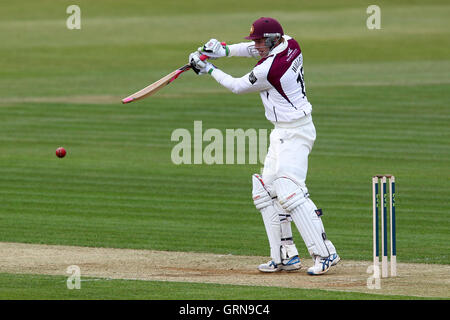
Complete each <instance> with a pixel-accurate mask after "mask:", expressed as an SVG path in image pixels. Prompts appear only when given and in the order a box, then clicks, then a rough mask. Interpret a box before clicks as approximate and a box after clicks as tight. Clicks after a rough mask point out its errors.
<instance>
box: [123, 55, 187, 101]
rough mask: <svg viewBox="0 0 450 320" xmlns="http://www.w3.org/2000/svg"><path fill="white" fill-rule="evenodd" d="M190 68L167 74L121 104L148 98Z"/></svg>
mask: <svg viewBox="0 0 450 320" xmlns="http://www.w3.org/2000/svg"><path fill="white" fill-rule="evenodd" d="M190 68H191V66H190V65H188V64H187V65H185V66H183V67H181V68H179V69H177V70H175V71H173V72H171V73H169V74H168V75H167V76H165V77H163V78H161V79H159V80H158V81H155V82H153V83H152V84H150V85H148V86H146V87H145V88H144V89H142V90H139V91H138V92H136V93H133V94H132V95H130V96H128V97H126V98H124V99H122V103H130V102H133V101H136V100H140V99H143V98H145V97H149V96H151V95H153V94H155V93H156V92H158V91H159V90H161V89H162V88H164V87H165V86H167V85H168V84H169V83H171V82H172V81H173V80H175V79H176V78H178V76H179V75H180V74H181V73H183V72H184V71H186V70H189V69H190Z"/></svg>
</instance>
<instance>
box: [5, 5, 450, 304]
mask: <svg viewBox="0 0 450 320" xmlns="http://www.w3.org/2000/svg"><path fill="white" fill-rule="evenodd" d="M256 3H257V4H258V5H256ZM377 3H379V5H380V7H381V19H382V20H381V27H382V29H381V30H368V29H367V28H366V18H367V17H368V15H367V14H366V8H367V7H368V5H370V4H372V2H370V1H346V2H345V5H338V4H337V3H336V2H335V1H314V2H307V1H278V2H277V4H276V5H274V4H273V1H245V2H243V1H226V2H222V1H220V2H219V1H210V2H207V3H204V2H201V1H189V2H187V1H137V0H132V1H100V0H96V1H77V4H78V5H79V6H80V7H81V11H82V25H81V27H82V28H81V30H68V29H67V28H66V24H65V23H66V22H65V21H66V18H67V17H68V14H66V7H67V6H68V5H71V4H73V2H72V1H57V2H56V1H50V0H47V1H38V2H37V1H31V0H27V1H20V2H18V1H10V0H7V1H4V2H3V3H2V9H1V10H0V41H1V42H2V43H3V44H4V45H3V46H1V47H0V241H10V242H24V243H42V244H61V245H79V246H97V247H114V248H139V249H154V250H169V251H195V252H212V253H223V254H236V255H268V254H269V250H268V242H267V237H266V235H265V231H264V226H263V223H262V220H261V217H260V215H259V214H258V212H257V211H256V209H255V208H254V206H253V203H252V201H251V175H252V174H253V173H255V172H259V171H260V168H261V165H260V164H257V165H248V164H247V165H205V164H203V165H179V166H176V165H174V164H173V163H172V162H171V158H170V155H171V150H172V148H173V147H174V146H175V144H176V142H172V141H171V139H170V137H171V133H172V132H173V131H174V130H175V129H177V128H186V129H188V130H189V131H191V132H193V122H194V121H195V120H201V121H203V129H204V130H206V129H208V128H217V129H219V130H221V131H222V132H225V130H226V129H229V128H231V129H234V128H243V129H248V128H255V129H260V128H261V129H270V128H271V124H270V123H269V122H268V121H266V120H265V118H264V111H263V107H262V103H261V101H260V98H259V95H258V94H249V95H242V96H238V95H233V94H231V93H229V92H227V91H226V90H225V89H224V88H222V87H220V86H219V85H218V84H217V83H216V82H215V81H214V80H213V79H210V77H209V76H203V77H198V76H196V75H195V74H194V73H193V72H189V73H185V74H183V75H182V76H181V77H180V78H179V79H178V80H176V81H175V82H174V83H173V84H171V85H170V86H169V87H167V88H165V89H163V91H161V92H160V93H158V95H156V96H154V97H151V98H148V99H145V100H142V101H139V102H135V103H132V104H129V105H122V104H120V99H121V98H123V97H125V96H127V95H129V94H131V93H133V92H135V91H137V90H139V89H141V88H142V87H144V86H146V85H148V84H149V83H151V82H153V81H155V80H157V79H159V78H161V77H162V76H164V75H165V74H167V73H169V72H171V71H173V70H174V69H175V68H177V67H179V66H181V65H183V64H185V63H186V62H187V57H188V55H189V53H190V52H192V51H193V50H195V49H196V48H197V47H198V46H200V45H201V44H203V43H204V42H205V41H207V40H208V39H210V38H212V37H215V38H217V39H219V40H221V41H227V42H228V43H237V42H240V41H243V37H244V36H246V35H247V34H248V32H249V27H250V25H251V22H252V21H253V20H255V19H257V18H259V17H260V16H273V17H275V18H277V19H279V21H280V22H281V23H282V25H283V26H284V29H285V31H286V33H287V34H289V35H291V36H293V37H295V38H296V39H297V40H298V41H299V43H300V46H301V48H302V51H303V56H304V68H305V80H306V88H307V94H308V98H309V100H310V102H311V103H312V105H313V118H314V122H315V125H316V128H317V140H316V144H315V146H314V149H313V151H312V153H311V155H310V165H309V173H308V180H307V185H308V187H309V191H310V194H311V197H312V199H313V200H314V202H315V203H316V204H317V206H318V207H321V208H323V210H324V217H323V220H324V224H325V228H326V231H327V234H328V236H329V238H330V239H331V240H332V241H333V242H334V244H335V245H336V247H337V249H338V252H339V254H340V255H341V256H342V258H343V259H348V260H351V259H353V260H370V259H371V256H372V250H371V249H372V246H371V241H372V224H371V219H372V210H371V201H372V197H371V176H372V175H373V174H377V173H392V174H394V175H395V176H396V180H397V194H396V196H397V199H396V200H397V202H396V203H397V241H398V242H397V247H398V260H399V261H400V262H414V263H434V264H450V256H449V247H448V243H449V240H450V236H449V233H448V230H449V212H450V210H449V209H450V204H449V201H448V199H450V192H449V190H450V179H449V178H450V174H449V172H450V171H449V170H448V168H449V164H450V161H449V156H450V148H449V146H450V143H449V141H450V126H449V123H450V109H449V101H450V77H449V74H450V59H449V56H448V52H449V48H450V37H449V33H450V22H449V20H448V17H449V16H450V5H449V4H448V2H447V1H427V2H423V1H381V2H377ZM238 4H239V6H240V7H239V9H237V8H238ZM214 63H215V64H216V65H217V66H218V67H220V68H222V69H223V70H224V71H226V72H228V73H230V74H232V75H233V76H241V75H243V74H245V73H247V72H248V71H249V70H250V69H251V68H252V66H253V65H254V64H255V63H256V60H254V59H245V58H232V59H223V60H217V61H215V62H214ZM59 146H64V147H65V148H66V149H67V151H68V155H67V156H66V157H65V158H64V159H58V158H56V156H55V153H54V152H55V149H56V148H57V147H59ZM294 229H295V228H294ZM294 237H295V239H296V240H297V244H298V248H299V251H300V253H301V255H302V257H306V256H307V251H306V248H305V247H304V245H303V243H302V241H301V238H300V236H299V234H298V232H297V231H296V230H295V233H294ZM30 277H31V276H30ZM26 278H27V277H26V276H17V277H16V276H9V275H1V276H0V288H10V290H3V289H2V291H1V298H3V299H17V298H20V297H21V296H22V295H23V298H26V299H32V298H43V297H48V298H61V299H66V298H67V299H69V298H71V296H70V295H71V293H69V292H64V293H63V292H61V294H60V295H59V294H58V292H59V291H58V290H56V291H55V292H54V294H52V295H49V294H48V293H46V292H47V290H48V286H51V285H53V284H49V280H48V279H50V278H49V277H35V278H32V279H33V281H36V282H38V283H40V284H39V286H40V285H42V288H43V289H42V290H38V289H37V290H35V289H32V290H29V291H28V290H27V289H26V286H24V285H23V281H25V280H24V279H26ZM58 281H59V280H58ZM7 283H9V285H8V286H6V284H7ZM13 284H14V286H13ZM91 285H92V286H93V288H94V289H93V290H95V294H94V293H89V292H85V291H84V290H82V291H83V292H84V293H82V294H86V295H85V296H82V298H87V299H89V298H94V297H95V298H101V297H104V298H111V299H115V298H117V299H127V298H130V299H133V298H136V296H133V295H131V294H129V293H128V291H127V290H123V289H121V288H122V287H123V286H135V287H136V288H145V291H140V293H138V295H139V298H149V299H154V298H155V299H156V297H155V296H153V295H151V296H148V295H147V293H148V291H146V290H148V288H154V289H155V290H158V291H161V292H166V291H169V290H172V291H171V292H175V293H176V294H175V297H177V298H178V297H179V298H183V299H185V298H188V297H190V298H192V299H197V298H199V299H201V298H204V297H210V286H209V285H200V284H199V285H193V284H174V283H158V282H145V283H140V282H139V281H133V282H128V281H127V282H125V281H109V282H105V283H101V284H97V283H95V284H94V283H92V284H91V283H89V284H87V285H86V286H91ZM97 285H98V287H96V286H97ZM221 288H223V292H224V295H223V296H217V297H216V298H218V299H222V298H232V297H238V298H242V299H266V298H268V296H267V292H268V291H269V290H278V289H269V288H268V289H266V290H263V289H261V288H258V293H257V292H255V291H250V292H249V291H248V288H242V289H237V288H233V290H237V291H239V293H237V294H236V295H234V296H233V294H232V293H229V295H228V294H227V292H230V291H231V289H229V288H232V287H231V286H223V287H221ZM113 289H114V290H113ZM102 290H105V291H106V290H107V292H108V293H105V291H102ZM142 290H144V289H142ZM149 291H150V290H149ZM280 292H281V289H280ZM286 292H287V291H286ZM309 292H310V293H308V292H306V291H304V290H293V291H289V293H286V295H287V296H286V298H287V299H290V298H293V297H294V296H295V295H297V294H298V295H299V297H305V298H306V297H307V296H308V295H311V296H313V298H314V299H316V298H317V299H322V298H324V299H327V298H331V299H333V298H334V297H335V296H333V293H328V292H325V291H318V290H309ZM291 293H292V295H291ZM91 294H92V295H91ZM351 297H352V299H359V298H361V299H366V298H372V296H369V295H363V294H353V295H351ZM167 298H169V297H167ZM279 298H283V295H282V294H281V293H280V296H279Z"/></svg>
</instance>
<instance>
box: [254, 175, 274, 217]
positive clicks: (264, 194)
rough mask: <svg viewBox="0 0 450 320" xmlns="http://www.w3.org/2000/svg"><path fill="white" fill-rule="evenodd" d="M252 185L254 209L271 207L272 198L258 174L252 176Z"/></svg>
mask: <svg viewBox="0 0 450 320" xmlns="http://www.w3.org/2000/svg"><path fill="white" fill-rule="evenodd" d="M252 183H253V190H252V197H253V203H254V204H255V207H256V209H258V210H261V209H264V208H266V207H268V206H270V205H272V202H273V200H272V197H271V196H270V193H269V191H268V190H267V188H266V186H265V184H264V182H263V180H262V178H261V176H260V175H259V174H254V175H253V176H252Z"/></svg>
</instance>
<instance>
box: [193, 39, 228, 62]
mask: <svg viewBox="0 0 450 320" xmlns="http://www.w3.org/2000/svg"><path fill="white" fill-rule="evenodd" d="M199 49H200V50H199V51H201V53H202V54H205V55H207V56H208V57H210V58H212V59H217V58H222V57H226V56H227V55H228V52H229V50H228V47H227V45H226V44H225V43H222V42H220V41H219V40H217V39H211V40H209V41H208V42H207V43H205V44H204V45H203V48H199Z"/></svg>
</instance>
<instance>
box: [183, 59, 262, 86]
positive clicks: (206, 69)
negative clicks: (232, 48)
mask: <svg viewBox="0 0 450 320" xmlns="http://www.w3.org/2000/svg"><path fill="white" fill-rule="evenodd" d="M189 63H190V65H191V66H192V68H193V69H194V70H195V71H196V72H197V74H198V75H202V74H206V73H209V74H210V75H211V76H212V77H213V78H214V79H215V80H216V81H217V82H218V83H219V84H221V85H222V86H224V87H225V88H227V89H228V90H230V91H231V92H233V93H236V94H239V93H247V92H254V91H263V90H267V89H269V88H270V87H271V84H270V83H269V81H268V80H267V73H268V67H269V65H266V64H265V63H262V64H259V65H257V66H256V67H255V68H253V70H252V71H251V72H249V73H247V74H246V75H245V76H243V77H241V78H234V77H232V76H230V75H229V74H227V73H225V72H223V71H222V70H220V69H218V68H217V67H216V66H215V65H213V64H212V63H210V62H208V61H206V60H205V61H203V60H202V59H200V53H199V52H198V51H196V52H193V53H191V54H190V55H189Z"/></svg>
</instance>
